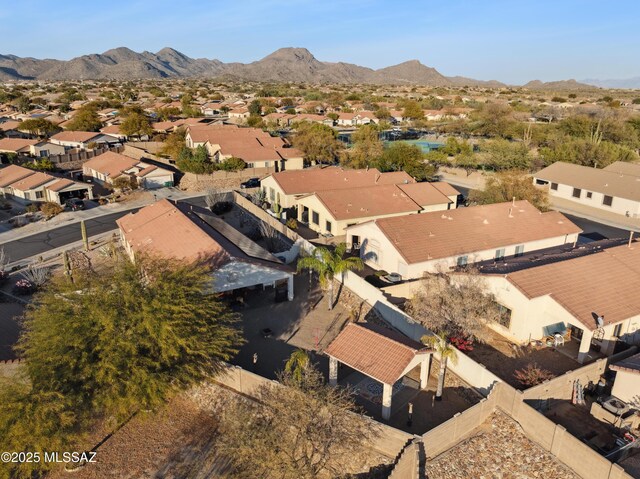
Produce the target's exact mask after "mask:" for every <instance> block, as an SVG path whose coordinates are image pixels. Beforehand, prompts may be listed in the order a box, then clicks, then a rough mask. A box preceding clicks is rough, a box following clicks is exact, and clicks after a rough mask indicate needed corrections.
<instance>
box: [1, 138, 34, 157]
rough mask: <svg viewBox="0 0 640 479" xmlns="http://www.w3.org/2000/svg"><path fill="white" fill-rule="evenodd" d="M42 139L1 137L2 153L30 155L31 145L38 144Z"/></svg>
mask: <svg viewBox="0 0 640 479" xmlns="http://www.w3.org/2000/svg"><path fill="white" fill-rule="evenodd" d="M39 142H40V140H35V139H27V138H2V139H0V154H1V153H5V154H7V153H8V154H12V155H23V156H25V155H26V156H28V155H30V154H31V147H32V146H34V145H37V144H38V143H39Z"/></svg>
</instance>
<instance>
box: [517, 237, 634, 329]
mask: <svg viewBox="0 0 640 479" xmlns="http://www.w3.org/2000/svg"><path fill="white" fill-rule="evenodd" d="M506 278H507V280H508V281H509V282H511V283H512V284H513V285H514V286H516V287H517V288H518V289H519V290H520V291H522V293H523V294H524V295H526V296H527V297H528V298H537V297H541V296H547V295H548V296H550V297H551V298H553V299H554V300H555V301H556V302H557V303H558V304H560V305H561V306H562V307H564V308H565V309H566V310H567V311H568V312H569V313H571V314H572V315H573V316H574V317H575V318H577V319H578V320H579V321H580V322H581V323H582V324H584V325H585V326H586V327H587V328H588V329H589V330H592V331H593V330H595V329H597V325H596V321H595V318H594V313H595V315H596V317H597V316H601V317H603V318H604V324H605V325H608V324H615V323H618V322H620V321H623V320H625V319H627V318H631V317H633V316H637V315H640V295H639V294H638V291H640V244H638V243H632V245H631V247H629V246H627V245H624V246H617V247H614V248H607V249H604V250H602V251H601V252H599V253H595V254H591V255H588V256H583V257H579V258H573V259H569V260H566V261H560V262H557V263H552V264H547V265H543V266H537V267H533V268H529V269H525V270H521V271H516V272H515V273H510V274H507V275H506Z"/></svg>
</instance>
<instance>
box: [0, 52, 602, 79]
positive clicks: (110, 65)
mask: <svg viewBox="0 0 640 479" xmlns="http://www.w3.org/2000/svg"><path fill="white" fill-rule="evenodd" d="M190 77H201V78H202V77H205V78H220V79H229V80H248V81H274V82H292V81H293V82H308V83H369V84H395V85H426V86H484V87H495V88H499V87H504V86H506V85H505V84H504V83H501V82H499V81H496V80H490V81H483V80H474V79H472V78H465V77H459V76H454V77H447V76H444V75H442V74H441V73H440V72H438V71H437V70H436V69H435V68H431V67H428V66H426V65H423V64H422V63H420V62H419V61H418V60H410V61H407V62H404V63H400V64H399V65H394V66H390V67H386V68H381V69H378V70H374V69H371V68H367V67H362V66H359V65H354V64H351V63H343V62H338V63H331V62H321V61H319V60H317V59H316V58H315V57H314V56H313V55H312V54H311V52H309V50H307V49H305V48H281V49H279V50H277V51H275V52H273V53H272V54H270V55H267V56H266V57H264V58H262V59H261V60H258V61H255V62H252V63H223V62H221V61H220V60H209V59H206V58H197V59H195V58H190V57H188V56H186V55H184V54H183V53H180V52H179V51H177V50H174V49H172V48H163V49H162V50H160V51H159V52H157V53H152V52H148V51H144V52H142V53H138V52H134V51H133V50H130V49H128V48H125V47H120V48H115V49H112V50H108V51H106V52H104V53H94V54H90V55H83V56H80V57H76V58H73V59H71V60H68V61H64V60H52V59H43V60H39V59H36V58H21V57H17V56H15V55H0V81H9V80H81V79H86V80H88V79H115V80H135V79H153V78H157V79H162V78H190ZM525 86H528V87H530V88H532V89H545V88H548V89H551V88H554V89H562V88H563V87H567V88H570V89H580V88H594V87H593V86H590V85H585V84H581V83H577V82H575V80H571V81H569V82H564V81H561V82H551V83H549V84H546V83H542V82H539V81H535V82H530V83H529V84H527V85H525Z"/></svg>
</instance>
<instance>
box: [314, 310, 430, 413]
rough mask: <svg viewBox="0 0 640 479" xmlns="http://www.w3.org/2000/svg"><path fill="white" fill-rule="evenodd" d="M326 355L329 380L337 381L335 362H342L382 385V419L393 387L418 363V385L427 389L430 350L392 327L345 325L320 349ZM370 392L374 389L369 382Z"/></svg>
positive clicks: (389, 405) (331, 382) (389, 404)
mask: <svg viewBox="0 0 640 479" xmlns="http://www.w3.org/2000/svg"><path fill="white" fill-rule="evenodd" d="M324 353H325V354H326V355H327V356H329V383H330V384H331V385H333V386H337V384H338V365H339V363H342V364H345V365H347V366H349V367H350V368H352V369H354V370H356V371H358V372H359V373H361V374H363V375H364V376H366V377H368V378H371V379H373V380H374V381H376V382H377V383H379V384H381V385H382V388H381V389H382V391H381V392H382V418H383V419H385V420H389V419H390V418H391V402H392V399H393V396H394V392H395V391H400V388H398V387H396V388H395V390H394V386H395V385H396V384H398V383H399V381H400V380H402V378H403V377H404V376H405V375H407V374H408V373H409V372H411V371H412V370H413V369H414V368H416V367H417V366H420V379H419V388H420V389H421V390H424V389H426V388H427V381H428V378H429V368H430V363H431V355H432V353H433V351H432V350H430V349H428V348H426V347H425V346H424V345H422V344H420V343H418V342H416V341H413V340H411V339H409V338H407V337H406V336H404V335H402V334H400V333H397V332H395V331H393V330H390V329H387V328H384V327H381V326H378V325H374V324H370V323H364V324H358V323H350V324H348V325H347V326H346V327H345V328H344V329H343V330H342V331H341V332H340V334H338V336H337V337H336V338H335V339H334V340H333V341H332V342H331V344H329V346H328V347H327V348H326V349H325V350H324ZM370 386H371V387H367V389H369V390H371V392H372V394H375V393H376V392H378V393H379V391H377V389H378V388H379V386H378V388H376V387H375V386H376V383H371V384H370Z"/></svg>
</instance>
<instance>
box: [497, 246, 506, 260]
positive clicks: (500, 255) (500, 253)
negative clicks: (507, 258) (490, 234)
mask: <svg viewBox="0 0 640 479" xmlns="http://www.w3.org/2000/svg"><path fill="white" fill-rule="evenodd" d="M496 259H497V260H501V259H504V248H500V249H497V250H496Z"/></svg>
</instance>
